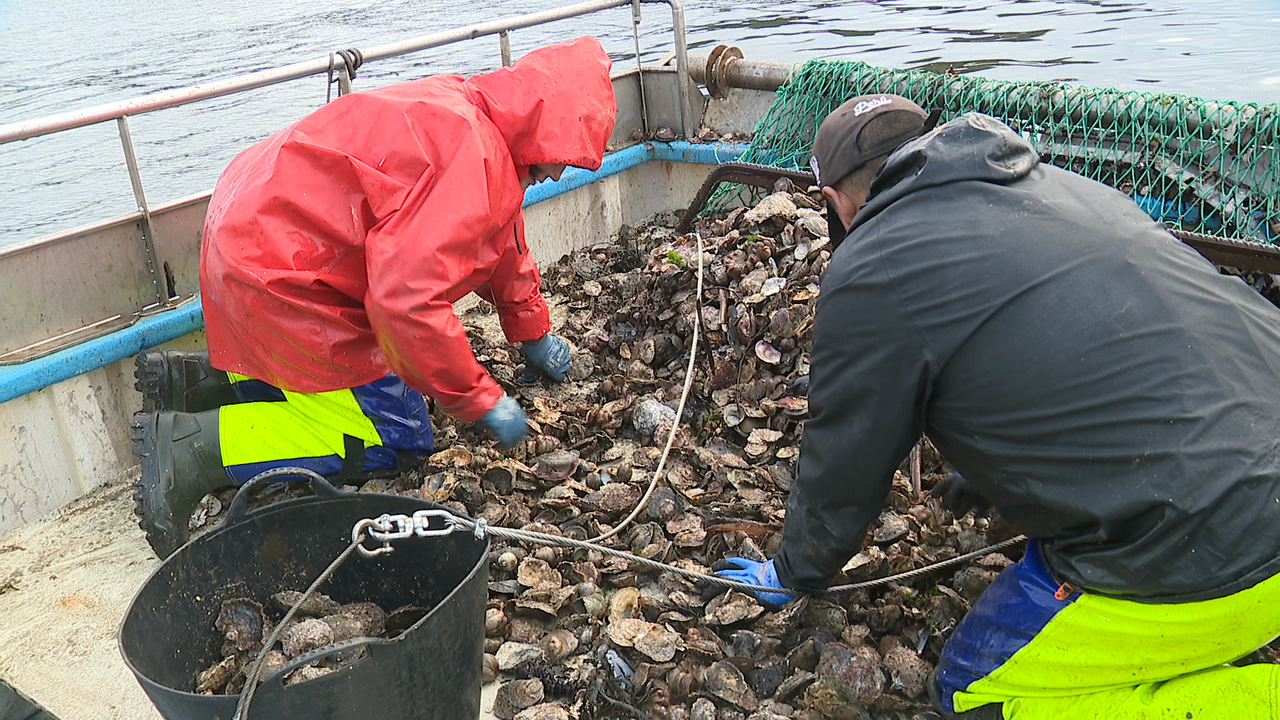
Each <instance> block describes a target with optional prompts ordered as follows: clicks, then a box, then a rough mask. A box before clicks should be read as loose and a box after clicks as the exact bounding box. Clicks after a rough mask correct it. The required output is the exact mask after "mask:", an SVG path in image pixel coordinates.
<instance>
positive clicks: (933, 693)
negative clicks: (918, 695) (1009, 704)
mask: <svg viewBox="0 0 1280 720" xmlns="http://www.w3.org/2000/svg"><path fill="white" fill-rule="evenodd" d="M926 687H927V688H928V690H929V701H930V702H932V703H933V706H934V707H935V708H937V710H938V714H940V715H942V717H944V718H946V719H947V720H1004V710H1003V707H1004V704H1003V703H992V704H990V705H983V706H982V707H976V708H974V709H972V710H968V711H966V712H962V713H957V712H950V711H949V710H947V709H946V708H944V707H943V706H942V688H941V687H939V685H938V677H937V673H932V672H931V673H929V680H928V682H927V683H926Z"/></svg>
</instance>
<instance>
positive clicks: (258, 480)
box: [222, 467, 348, 528]
mask: <svg viewBox="0 0 1280 720" xmlns="http://www.w3.org/2000/svg"><path fill="white" fill-rule="evenodd" d="M284 476H299V477H301V478H302V479H306V480H310V481H311V492H313V493H315V495H316V496H317V497H343V496H345V495H347V494H348V493H344V492H342V491H341V490H339V489H337V488H335V487H334V486H333V485H331V484H329V481H328V480H325V479H324V476H323V475H321V474H320V473H318V472H315V471H313V470H308V469H306V468H301V467H280V468H272V469H270V470H266V471H264V472H260V473H258V474H257V475H254V476H253V477H251V478H249V480H248V481H246V482H245V484H243V485H241V486H240V489H239V490H237V491H236V496H235V497H234V498H232V499H231V506H230V507H228V508H227V518H226V520H225V521H224V522H223V524H222V527H223V528H229V527H232V526H234V525H239V524H240V523H242V522H244V521H245V520H247V519H249V515H250V512H249V496H250V495H251V494H252V491H253V490H254V489H256V488H258V487H261V486H262V485H265V484H267V483H268V482H280V478H281V477H284ZM295 479H296V478H295Z"/></svg>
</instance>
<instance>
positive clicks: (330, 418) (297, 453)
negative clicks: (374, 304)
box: [218, 373, 433, 483]
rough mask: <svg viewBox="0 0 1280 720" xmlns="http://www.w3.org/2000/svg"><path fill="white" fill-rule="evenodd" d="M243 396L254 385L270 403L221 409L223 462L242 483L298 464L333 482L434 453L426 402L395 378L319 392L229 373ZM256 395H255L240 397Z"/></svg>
mask: <svg viewBox="0 0 1280 720" xmlns="http://www.w3.org/2000/svg"><path fill="white" fill-rule="evenodd" d="M228 376H229V377H230V379H231V381H232V382H233V383H235V384H236V386H237V392H239V388H240V387H241V386H242V385H244V386H246V387H250V386H252V387H253V388H254V389H253V396H255V397H258V398H267V399H264V400H258V401H250V402H242V403H237V404H232V405H223V406H222V407H221V408H219V409H218V441H219V442H218V444H219V449H220V450H221V453H222V464H223V466H224V467H225V468H226V470H227V474H228V475H229V476H230V477H231V479H232V480H233V481H234V482H236V483H242V482H244V481H246V480H248V479H249V478H251V477H253V476H254V475H257V474H259V473H261V472H263V471H264V470H269V469H272V468H276V467H283V466H296V467H303V468H306V469H308V470H312V471H314V472H317V473H319V474H320V475H323V476H325V477H327V478H334V477H342V476H352V477H354V476H358V475H359V474H361V473H369V472H375V471H381V470H392V469H395V468H397V467H398V466H399V464H400V463H401V461H402V460H403V459H404V456H405V454H406V453H407V454H410V455H413V456H423V455H426V454H428V453H430V452H431V450H432V446H433V437H432V432H431V416H430V410H429V408H428V406H427V403H426V400H425V398H424V397H423V396H422V394H421V393H419V392H418V391H416V390H413V389H412V388H410V387H408V386H406V385H405V384H404V383H403V382H402V381H401V380H400V379H399V378H398V377H396V376H394V375H389V376H387V377H385V378H382V379H380V380H377V381H374V382H372V383H369V384H367V385H361V386H360V387H356V388H351V389H344V390H333V391H329V392H319V393H295V392H290V391H288V390H280V389H277V388H274V387H271V386H268V385H266V384H265V383H262V382H261V381H259V380H254V379H253V378H249V377H246V376H243V375H236V374H233V373H228ZM240 394H241V395H242V396H246V397H248V396H249V393H240Z"/></svg>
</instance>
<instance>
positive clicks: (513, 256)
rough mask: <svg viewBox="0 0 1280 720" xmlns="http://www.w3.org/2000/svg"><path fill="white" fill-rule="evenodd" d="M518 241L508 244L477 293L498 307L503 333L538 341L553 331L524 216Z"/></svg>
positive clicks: (518, 223) (510, 337) (518, 225)
mask: <svg viewBox="0 0 1280 720" xmlns="http://www.w3.org/2000/svg"><path fill="white" fill-rule="evenodd" d="M515 231H516V241H515V242H514V243H512V244H511V245H510V246H508V247H507V249H506V252H504V253H503V254H502V259H500V260H499V261H498V265H497V266H496V267H495V268H494V270H493V276H492V277H490V278H489V282H488V283H487V284H485V285H483V286H481V287H480V288H478V289H477V290H476V294H477V295H479V296H480V297H482V298H484V299H485V300H488V301H489V302H491V303H493V304H494V306H495V307H496V308H498V320H499V321H500V322H501V323H502V333H503V334H504V335H506V336H507V340H508V341H509V342H513V343H516V342H524V341H525V340H537V339H538V338H540V337H542V336H543V335H546V334H547V333H549V332H551V316H550V314H549V313H548V312H547V302H546V300H544V299H543V297H542V289H541V285H542V276H541V275H539V274H538V264H537V262H535V261H534V259H533V253H532V252H531V251H530V249H529V243H528V242H527V241H526V240H525V235H524V218H523V217H520V218H517V219H516V226H515Z"/></svg>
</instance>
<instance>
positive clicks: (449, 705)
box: [119, 479, 489, 720]
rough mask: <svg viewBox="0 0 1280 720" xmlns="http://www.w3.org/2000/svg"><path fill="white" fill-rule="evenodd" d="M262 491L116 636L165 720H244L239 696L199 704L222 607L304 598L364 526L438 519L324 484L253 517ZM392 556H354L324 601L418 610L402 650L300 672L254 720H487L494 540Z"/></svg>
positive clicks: (408, 501)
mask: <svg viewBox="0 0 1280 720" xmlns="http://www.w3.org/2000/svg"><path fill="white" fill-rule="evenodd" d="M256 484H258V483H249V484H246V486H245V487H244V488H241V491H240V492H239V493H238V494H237V495H236V498H235V500H233V501H232V503H231V507H230V508H229V510H228V512H227V519H226V521H225V522H224V523H223V524H222V525H221V526H219V527H218V528H215V529H214V530H211V531H210V532H208V533H207V534H205V535H203V536H201V537H198V538H196V539H195V540H192V541H191V542H190V543H188V544H186V545H184V546H183V547H182V548H180V549H179V550H178V551H177V552H175V553H174V554H173V555H171V556H170V557H169V558H168V559H167V560H165V561H164V563H162V564H161V565H160V567H159V568H157V569H156V571H155V573H154V574H152V576H151V577H150V578H149V579H148V580H147V582H146V583H145V584H144V585H143V586H142V589H141V590H139V591H138V594H137V595H136V596H134V598H133V602H132V603H131V604H130V606H129V610H128V612H127V613H126V614H125V617H124V621H123V622H122V623H121V625H120V634H119V643H120V652H121V654H122V655H123V656H124V661H125V663H126V664H127V665H128V666H129V669H130V670H132V671H133V674H134V675H135V676H136V677H137V678H138V682H139V683H141V684H142V687H143V689H144V690H146V692H147V695H148V696H150V698H151V701H152V702H153V703H155V706H156V707H157V708H158V709H159V710H160V713H161V714H162V715H164V717H165V718H167V719H168V720H230V718H231V716H232V715H233V714H234V713H235V708H236V703H237V702H238V701H239V696H238V695H198V694H195V693H193V692H191V690H192V689H193V688H194V685H195V682H194V680H195V675H196V673H197V672H199V671H201V670H204V669H206V668H208V667H209V666H211V665H213V664H214V663H216V662H218V661H219V660H221V659H222V658H221V655H220V653H219V649H220V646H221V638H220V637H218V633H217V632H216V631H215V630H214V628H213V623H214V620H215V619H216V618H217V615H218V611H219V609H220V608H221V605H222V602H223V601H224V600H228V599H230V598H236V597H247V598H250V599H253V600H256V601H258V602H264V601H265V600H266V598H267V597H268V596H270V595H271V594H272V593H275V592H278V591H281V590H305V589H306V588H307V587H308V586H310V584H311V583H312V582H313V581H314V580H315V579H316V578H317V577H318V576H319V575H320V574H321V573H322V572H324V570H325V568H327V567H328V566H329V564H330V563H332V562H333V560H334V559H335V558H337V557H338V555H339V554H341V553H342V551H343V550H345V549H346V548H347V547H348V546H349V545H350V543H351V528H352V527H353V526H354V525H355V524H356V523H357V522H358V521H360V520H362V519H364V518H377V517H378V516H380V515H382V514H384V513H389V514H392V515H396V514H403V515H412V514H413V513H414V512H416V511H418V510H424V509H438V508H440V506H439V505H435V504H434V503H430V502H427V501H425V500H419V499H416V498H409V497H403V496H399V495H381V494H375V493H358V494H357V493H344V492H341V491H338V490H335V489H334V488H333V487H332V486H331V485H329V484H328V483H326V482H324V481H323V480H318V479H317V480H313V481H312V487H313V489H314V491H315V495H314V496H313V497H305V498H299V499H296V500H289V501H284V502H281V503H278V504H276V505H272V506H268V507H265V508H262V509H259V510H255V511H248V509H247V508H248V501H247V491H248V490H249V489H250V485H256ZM365 544H366V546H368V547H370V548H373V547H376V546H377V545H378V544H377V543H375V542H373V541H371V540H366V541H365ZM393 547H395V551H394V552H392V553H388V554H386V555H380V556H378V557H373V558H367V557H364V556H362V555H361V554H360V553H352V554H351V555H350V556H349V557H348V558H347V559H346V561H345V562H344V563H343V564H342V565H341V567H339V568H338V569H337V571H336V572H334V574H333V575H332V576H331V577H330V578H329V579H328V581H327V582H325V583H324V584H323V585H322V586H320V588H319V589H318V592H320V593H324V594H326V595H329V596H330V597H332V598H333V599H334V600H336V601H338V602H341V603H347V602H363V601H367V602H373V603H376V604H378V605H380V606H382V607H383V608H384V609H386V610H387V611H391V610H393V609H396V608H399V607H403V606H405V605H417V606H420V607H424V608H428V612H427V614H426V615H425V616H424V617H423V618H422V619H421V620H419V621H418V622H416V623H414V624H413V625H412V626H411V627H410V628H409V629H408V630H405V631H404V632H403V633H401V634H400V635H398V636H396V637H395V638H391V639H381V638H362V639H358V640H350V641H347V642H344V643H341V644H339V645H331V646H329V647H328V648H321V649H320V650H317V651H315V652H313V653H308V654H307V655H303V656H301V657H299V658H296V659H294V660H293V661H292V662H290V663H289V664H288V665H286V666H285V667H284V668H283V669H281V670H280V671H278V672H276V673H275V674H273V675H272V676H270V677H267V678H265V679H264V682H263V683H262V684H261V685H260V686H259V687H258V689H257V691H256V693H255V695H254V697H253V702H252V704H251V706H250V708H249V712H248V715H247V717H248V718H251V719H257V720H267V719H275V718H289V719H293V718H308V719H313V718H314V719H326V720H355V719H357V718H360V719H363V718H371V717H396V718H430V719H432V720H467V719H471V718H477V717H479V715H480V685H481V677H480V676H481V670H482V664H483V655H484V612H485V601H486V595H487V592H486V588H487V581H488V563H487V558H488V552H489V541H488V539H487V538H486V539H477V538H476V537H475V536H474V535H473V534H471V533H467V532H461V531H460V532H454V533H451V534H449V535H445V536H440V537H429V538H422V537H417V536H414V537H411V538H408V539H406V540H400V541H397V542H396V543H395V544H394V545H393ZM360 645H363V646H364V647H365V648H367V650H368V652H367V653H366V654H365V655H364V656H363V657H362V658H360V659H359V660H357V661H356V662H355V663H353V664H351V665H348V666H346V667H343V668H340V669H338V670H335V671H334V672H331V673H328V674H326V675H322V676H320V677H318V678H315V679H313V680H307V681H305V682H300V683H295V684H292V685H289V686H288V687H286V686H284V684H283V680H284V677H285V676H286V675H287V674H288V673H289V672H290V671H291V670H293V669H294V668H296V667H299V666H301V665H302V664H304V663H306V662H310V661H313V660H315V659H317V658H318V657H323V656H325V655H328V654H331V653H334V652H339V651H346V650H349V649H350V648H352V647H356V646H360Z"/></svg>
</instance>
